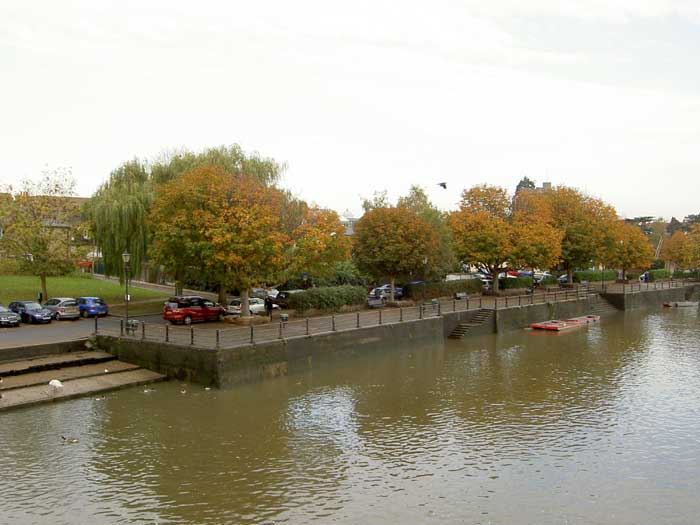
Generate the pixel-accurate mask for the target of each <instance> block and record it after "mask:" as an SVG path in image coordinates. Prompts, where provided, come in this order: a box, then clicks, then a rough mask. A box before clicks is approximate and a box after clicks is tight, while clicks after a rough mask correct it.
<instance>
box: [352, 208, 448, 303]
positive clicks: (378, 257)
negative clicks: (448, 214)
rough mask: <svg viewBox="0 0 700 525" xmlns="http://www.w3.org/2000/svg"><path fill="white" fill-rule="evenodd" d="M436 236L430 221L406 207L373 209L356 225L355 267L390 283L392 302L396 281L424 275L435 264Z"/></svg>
mask: <svg viewBox="0 0 700 525" xmlns="http://www.w3.org/2000/svg"><path fill="white" fill-rule="evenodd" d="M439 243H440V238H439V234H438V232H437V231H436V229H435V228H434V227H433V226H432V225H431V223H430V222H428V221H427V220H425V219H424V218H422V217H420V216H419V215H418V213H416V211H414V210H412V209H410V208H407V207H402V206H399V207H392V206H384V207H376V208H373V209H370V210H369V211H367V212H365V214H364V215H363V216H362V218H361V219H360V220H359V221H358V222H357V224H356V225H355V236H354V246H353V258H354V259H355V261H356V263H357V266H358V268H360V270H362V271H365V272H367V273H368V274H370V275H371V276H373V277H374V278H376V279H388V280H389V281H390V283H391V294H390V300H391V301H394V290H395V286H396V279H397V278H400V277H411V276H413V275H416V274H420V275H423V273H425V269H426V268H430V267H432V266H435V265H436V264H438V261H437V254H438V253H439V252H438V246H439Z"/></svg>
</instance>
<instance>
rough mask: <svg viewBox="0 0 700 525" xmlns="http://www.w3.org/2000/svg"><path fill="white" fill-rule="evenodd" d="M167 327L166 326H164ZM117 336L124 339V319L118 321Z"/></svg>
mask: <svg viewBox="0 0 700 525" xmlns="http://www.w3.org/2000/svg"><path fill="white" fill-rule="evenodd" d="M166 327H167V325H166ZM119 335H120V336H121V337H124V319H120V320H119Z"/></svg>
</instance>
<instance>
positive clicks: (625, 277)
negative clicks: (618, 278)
mask: <svg viewBox="0 0 700 525" xmlns="http://www.w3.org/2000/svg"><path fill="white" fill-rule="evenodd" d="M625 279H627V271H626V269H625V268H623V269H622V280H623V281H624V280H625Z"/></svg>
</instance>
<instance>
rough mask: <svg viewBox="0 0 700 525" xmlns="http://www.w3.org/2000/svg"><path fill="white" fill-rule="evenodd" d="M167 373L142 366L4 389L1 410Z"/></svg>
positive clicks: (159, 377)
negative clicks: (58, 385) (59, 382)
mask: <svg viewBox="0 0 700 525" xmlns="http://www.w3.org/2000/svg"><path fill="white" fill-rule="evenodd" d="M164 379H165V376H164V375H162V374H158V373H156V372H151V371H150V370H146V369H143V368H138V369H136V370H126V371H123V372H117V373H114V374H103V375H101V376H94V377H81V378H78V379H72V380H70V381H66V382H65V383H63V387H61V388H55V387H52V386H49V385H48V384H42V385H36V386H28V387H25V388H15V389H12V390H9V391H4V392H2V397H1V398H0V410H4V409H8V408H17V407H23V406H28V405H33V404H36V403H45V402H48V401H58V400H63V399H70V398H74V397H79V396H84V395H94V394H96V393H99V392H106V391H108V390H116V389H120V388H126V387H130V386H136V385H143V384H146V383H153V382H156V381H162V380H164Z"/></svg>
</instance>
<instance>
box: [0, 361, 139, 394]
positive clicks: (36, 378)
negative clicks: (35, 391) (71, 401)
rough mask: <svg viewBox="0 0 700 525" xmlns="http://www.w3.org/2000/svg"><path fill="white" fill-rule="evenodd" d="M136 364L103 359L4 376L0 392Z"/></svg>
mask: <svg viewBox="0 0 700 525" xmlns="http://www.w3.org/2000/svg"><path fill="white" fill-rule="evenodd" d="M138 368H139V366H138V365H132V364H131V363H124V362H123V361H105V362H102V363H94V364H90V365H82V366H69V367H64V368H58V369H56V370H43V371H41V372H30V373H27V374H18V375H13V376H9V377H4V378H3V380H2V382H1V383H0V393H2V392H6V391H8V390H13V389H15V388H25V387H28V386H35V385H47V384H48V383H49V381H51V380H52V379H58V380H59V381H69V380H72V379H78V378H84V377H95V376H103V375H105V374H115V373H118V372H125V371H127V370H137V369H138Z"/></svg>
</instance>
